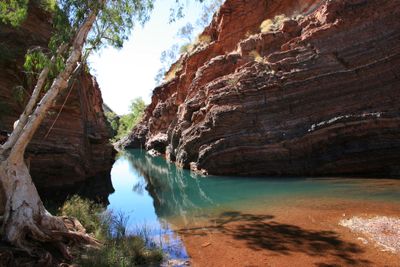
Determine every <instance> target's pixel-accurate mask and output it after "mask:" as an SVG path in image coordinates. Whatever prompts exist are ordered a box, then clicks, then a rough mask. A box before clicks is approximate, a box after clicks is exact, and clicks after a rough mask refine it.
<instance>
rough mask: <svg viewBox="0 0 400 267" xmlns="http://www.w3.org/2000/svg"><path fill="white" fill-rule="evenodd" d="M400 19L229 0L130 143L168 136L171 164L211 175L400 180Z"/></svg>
mask: <svg viewBox="0 0 400 267" xmlns="http://www.w3.org/2000/svg"><path fill="white" fill-rule="evenodd" d="M280 14H284V15H285V17H286V18H283V17H282V16H280V17H276V16H277V15H280ZM299 15H301V16H299ZM399 17H400V6H399V5H398V3H396V1H379V0H368V1H366V0H335V1H322V0H314V1H313V0H303V1H301V0H297V1H296V0H286V1H259V0H249V1H241V0H227V1H226V2H225V3H224V4H223V6H222V7H221V9H220V10H219V12H218V13H217V14H216V16H215V17H214V19H213V22H212V23H211V25H210V26H209V27H208V28H207V29H205V31H204V33H203V35H206V36H208V37H209V38H210V39H211V42H210V43H208V44H203V45H201V46H199V47H198V48H197V49H195V50H194V51H193V52H191V54H190V55H188V54H186V55H184V56H182V57H181V59H180V60H179V62H178V63H177V64H179V65H180V66H181V67H180V68H178V71H177V73H176V74H175V78H174V79H173V80H171V81H169V82H167V83H165V84H163V85H162V86H160V87H158V88H156V89H155V90H154V92H153V98H152V103H151V105H150V106H149V107H148V109H147V110H146V114H145V117H144V119H143V121H142V122H141V124H140V125H139V126H137V128H136V129H134V132H133V133H132V135H131V137H130V140H131V142H130V144H131V145H132V144H136V145H135V146H142V147H151V144H152V143H155V139H156V137H157V136H161V137H163V136H167V142H165V143H166V148H165V150H166V152H165V153H166V157H167V158H168V159H170V160H173V161H176V163H177V164H178V165H179V166H182V167H184V168H192V169H194V170H206V171H207V172H208V173H210V174H234V175H362V176H400V104H399V99H400V75H399V73H400V41H399V40H400V20H399V19H398V18H399ZM274 18H275V21H274ZM266 19H271V20H272V22H273V25H272V26H271V27H270V30H269V31H268V30H267V31H265V30H264V32H263V33H261V32H260V28H259V27H260V25H261V23H262V22H263V21H264V20H266ZM267 24H268V23H267ZM174 67H176V66H174ZM138 129H146V130H147V132H146V138H143V131H141V132H140V133H142V135H141V136H139V135H136V134H135V133H136V132H138ZM161 141H163V140H161ZM160 143H162V142H158V144H160ZM161 150H162V149H161Z"/></svg>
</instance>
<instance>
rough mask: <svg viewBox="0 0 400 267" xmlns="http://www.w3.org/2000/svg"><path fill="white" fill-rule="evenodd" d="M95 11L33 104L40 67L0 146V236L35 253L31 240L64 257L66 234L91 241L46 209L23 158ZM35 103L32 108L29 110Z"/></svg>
mask: <svg viewBox="0 0 400 267" xmlns="http://www.w3.org/2000/svg"><path fill="white" fill-rule="evenodd" d="M104 2H105V0H99V3H100V4H104ZM98 11H99V10H98V9H97V10H95V11H93V12H92V13H91V14H90V15H89V16H88V17H87V19H86V20H85V22H84V23H83V24H82V26H81V27H80V28H79V30H78V32H77V34H76V36H75V39H74V42H73V44H72V50H71V52H70V56H69V57H68V59H67V62H66V64H65V69H64V70H63V71H61V72H60V73H59V75H58V76H57V78H56V79H55V80H54V82H53V83H52V85H51V87H50V89H49V90H48V91H47V92H46V94H45V95H44V96H43V98H42V99H41V100H40V102H39V103H38V104H37V105H36V103H37V100H38V99H37V98H38V96H39V94H40V90H41V88H42V87H43V83H44V81H45V79H46V77H47V72H48V70H46V69H44V70H43V71H42V73H41V75H40V78H39V80H38V84H37V85H36V87H35V90H34V93H33V94H32V97H31V99H30V101H29V106H27V108H26V109H25V112H24V113H23V114H22V115H21V118H23V121H22V122H21V121H20V124H19V126H18V127H17V128H16V129H15V130H16V131H15V132H13V134H12V135H11V136H12V137H13V138H12V139H11V140H10V142H8V143H7V146H5V147H3V148H2V149H0V178H1V185H2V187H3V191H4V194H5V197H6V203H5V209H4V210H5V212H4V215H3V225H2V238H3V239H4V240H5V241H7V242H9V243H11V244H12V245H14V246H17V247H19V248H22V249H24V250H26V251H28V252H29V253H31V254H36V253H35V250H34V249H33V248H34V246H32V244H33V243H34V242H32V241H40V242H49V243H54V244H56V246H57V247H58V248H59V249H60V250H61V252H62V253H63V254H64V256H65V257H69V254H68V253H67V251H66V250H64V249H62V248H61V246H62V242H61V241H63V240H64V239H65V238H66V237H68V238H69V239H70V238H73V239H77V238H78V240H80V241H85V242H91V238H89V237H88V236H85V235H82V234H80V233H71V232H70V231H68V229H67V228H66V226H65V224H64V223H63V221H62V220H61V219H60V218H57V217H54V216H52V215H51V214H49V213H48V212H47V211H46V209H45V207H44V205H43V203H42V201H41V199H40V197H39V194H38V192H37V190H36V187H35V185H34V184H33V182H32V178H31V176H30V174H29V170H28V168H27V166H26V164H25V162H24V153H25V149H26V147H27V145H28V144H29V142H30V141H31V139H32V137H33V135H34V134H35V132H36V130H37V129H38V127H39V126H40V124H41V122H42V121H43V119H44V118H45V116H46V112H47V110H48V109H49V108H50V107H51V106H52V105H53V103H54V101H55V100H56V98H57V96H58V95H59V94H60V92H61V91H62V90H64V89H66V88H67V86H68V80H69V78H70V77H71V75H72V73H73V72H74V70H75V69H76V67H77V63H78V62H79V60H80V57H81V54H82V49H83V45H84V43H85V41H86V38H87V35H88V33H89V31H90V29H91V27H92V25H93V23H94V21H95V19H96V16H97V14H98ZM35 105H36V108H35V110H34V111H33V113H31V110H33V107H34V106H35ZM30 114H31V115H30ZM29 115H30V116H29Z"/></svg>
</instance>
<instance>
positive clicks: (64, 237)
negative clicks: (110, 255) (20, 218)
mask: <svg viewBox="0 0 400 267" xmlns="http://www.w3.org/2000/svg"><path fill="white" fill-rule="evenodd" d="M17 227H18V229H21V232H20V234H18V235H15V236H14V239H13V240H11V243H12V245H13V246H14V247H15V248H18V249H19V251H20V252H21V251H23V252H25V253H26V254H27V255H29V256H30V257H31V258H36V259H37V261H36V262H37V264H40V266H54V264H55V262H63V261H65V260H66V261H68V262H69V261H71V260H72V259H73V254H72V253H71V252H70V249H71V248H76V249H82V248H84V247H94V248H99V247H100V246H101V245H102V244H101V243H100V242H99V241H98V240H97V239H95V238H94V237H93V236H91V235H89V234H87V233H86V230H85V228H84V227H83V226H82V225H81V224H80V223H79V221H78V220H76V219H75V218H68V217H55V216H51V215H44V216H43V218H42V219H41V221H40V224H37V223H34V222H33V221H24V222H19V223H18V225H17ZM57 252H58V253H57ZM10 255H11V256H10ZM53 256H55V258H56V259H54V258H53ZM11 260H14V259H13V253H11V254H7V253H5V254H4V253H3V254H1V251H0V262H3V261H11ZM0 266H3V265H0ZM4 266H8V265H4Z"/></svg>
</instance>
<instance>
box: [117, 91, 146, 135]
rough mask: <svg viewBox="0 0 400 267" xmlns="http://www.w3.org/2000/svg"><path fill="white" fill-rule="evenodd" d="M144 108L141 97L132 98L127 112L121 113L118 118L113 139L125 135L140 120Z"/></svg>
mask: <svg viewBox="0 0 400 267" xmlns="http://www.w3.org/2000/svg"><path fill="white" fill-rule="evenodd" d="M145 109H146V104H145V102H144V101H143V99H142V98H140V97H139V98H136V99H134V100H132V102H131V104H130V107H129V113H128V114H126V115H122V116H120V118H119V123H118V131H117V135H116V138H115V139H117V140H118V139H121V138H122V137H124V136H125V135H127V134H128V133H129V132H130V131H131V130H132V128H133V127H134V126H135V125H136V124H137V123H138V122H139V121H140V120H141V118H142V116H143V113H144V110H145Z"/></svg>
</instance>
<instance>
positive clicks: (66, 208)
mask: <svg viewBox="0 0 400 267" xmlns="http://www.w3.org/2000/svg"><path fill="white" fill-rule="evenodd" d="M103 211H104V208H103V207H102V206H101V205H100V204H96V203H94V202H93V201H90V200H87V199H83V198H80V197H79V196H73V197H71V198H70V199H69V200H67V201H66V202H65V203H64V205H63V206H62V207H61V208H60V214H61V215H63V216H68V217H74V218H76V219H78V221H79V222H80V223H81V224H82V225H83V227H85V229H86V231H87V232H89V233H94V234H95V236H96V237H98V234H99V233H98V231H99V230H100V229H101V228H102V220H101V214H102V212H103Z"/></svg>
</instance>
